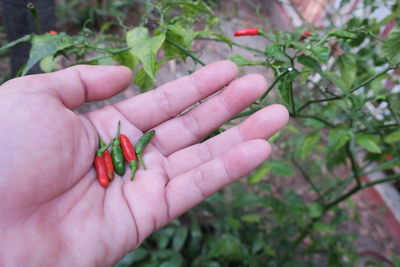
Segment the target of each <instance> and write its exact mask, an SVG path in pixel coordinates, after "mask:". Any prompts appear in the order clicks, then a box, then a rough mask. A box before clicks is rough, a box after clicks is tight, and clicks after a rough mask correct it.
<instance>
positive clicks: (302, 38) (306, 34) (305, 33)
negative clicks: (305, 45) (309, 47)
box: [300, 31, 311, 41]
mask: <svg viewBox="0 0 400 267" xmlns="http://www.w3.org/2000/svg"><path fill="white" fill-rule="evenodd" d="M310 35H311V31H305V32H303V34H302V35H301V36H300V41H304V40H305V39H306V38H307V37H308V36H310Z"/></svg>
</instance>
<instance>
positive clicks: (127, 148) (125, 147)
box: [119, 134, 138, 180]
mask: <svg viewBox="0 0 400 267" xmlns="http://www.w3.org/2000/svg"><path fill="white" fill-rule="evenodd" d="M119 139H120V140H121V147H122V153H123V154H124V158H125V160H126V161H128V164H129V167H131V180H133V177H135V173H136V171H137V169H138V160H137V157H136V154H135V150H134V149H133V146H132V143H131V141H129V138H128V137H127V136H126V135H124V134H120V135H119Z"/></svg>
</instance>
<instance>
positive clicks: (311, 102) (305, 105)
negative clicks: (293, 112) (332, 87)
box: [297, 96, 342, 112]
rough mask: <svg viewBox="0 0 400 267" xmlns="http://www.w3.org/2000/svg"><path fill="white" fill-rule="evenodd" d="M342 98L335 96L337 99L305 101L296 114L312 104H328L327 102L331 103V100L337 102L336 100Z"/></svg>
mask: <svg viewBox="0 0 400 267" xmlns="http://www.w3.org/2000/svg"><path fill="white" fill-rule="evenodd" d="M341 98H342V96H337V97H331V98H323V99H314V100H310V101H307V102H306V103H304V105H302V106H301V107H300V108H299V109H298V110H297V112H300V111H302V110H303V109H305V108H306V107H307V106H309V105H311V104H313V103H321V102H329V101H333V100H337V99H341Z"/></svg>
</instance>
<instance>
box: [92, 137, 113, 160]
mask: <svg viewBox="0 0 400 267" xmlns="http://www.w3.org/2000/svg"><path fill="white" fill-rule="evenodd" d="M113 143H114V140H112V141H111V142H110V143H109V144H107V145H106V146H102V147H100V148H99V149H98V150H97V152H96V156H103V153H104V151H105V150H106V149H107V148H109V147H110V146H111V145H112V144H113Z"/></svg>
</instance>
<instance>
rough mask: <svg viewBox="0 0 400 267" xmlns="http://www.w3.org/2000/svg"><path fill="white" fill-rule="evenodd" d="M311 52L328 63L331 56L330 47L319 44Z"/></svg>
mask: <svg viewBox="0 0 400 267" xmlns="http://www.w3.org/2000/svg"><path fill="white" fill-rule="evenodd" d="M311 53H312V54H313V55H314V56H315V57H316V58H317V59H319V61H321V62H323V63H326V62H327V61H328V58H329V47H326V46H318V47H315V48H313V49H311Z"/></svg>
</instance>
